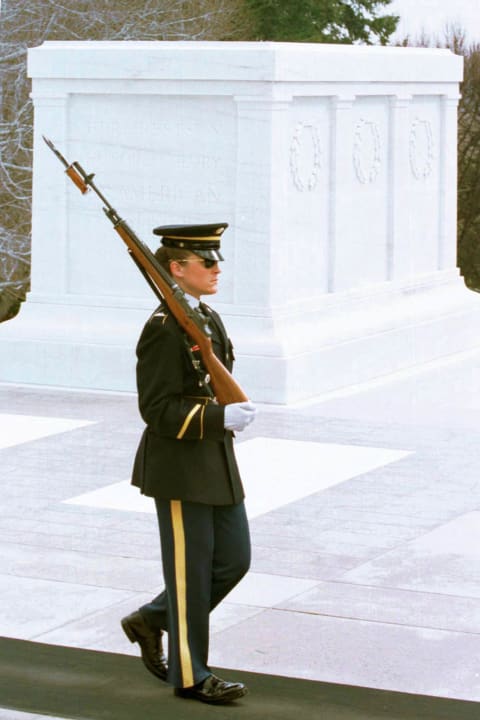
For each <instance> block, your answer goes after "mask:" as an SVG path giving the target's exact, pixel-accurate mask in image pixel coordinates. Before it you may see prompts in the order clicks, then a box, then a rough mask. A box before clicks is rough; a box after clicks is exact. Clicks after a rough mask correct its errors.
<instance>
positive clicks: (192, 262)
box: [153, 223, 228, 297]
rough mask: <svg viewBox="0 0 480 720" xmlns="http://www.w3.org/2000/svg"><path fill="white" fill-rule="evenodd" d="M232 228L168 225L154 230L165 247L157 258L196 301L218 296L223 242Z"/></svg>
mask: <svg viewBox="0 0 480 720" xmlns="http://www.w3.org/2000/svg"><path fill="white" fill-rule="evenodd" d="M227 227H228V225H227V223H217V224H208V225H168V226H162V227H158V228H155V229H154V231H153V232H154V233H155V235H160V236H161V238H162V241H161V242H162V245H161V247H160V248H159V249H158V250H157V251H156V253H155V257H156V258H157V260H158V261H159V262H160V264H161V265H162V267H163V268H164V269H165V270H166V271H167V272H168V273H170V275H171V276H172V277H173V278H174V279H175V281H176V282H177V283H178V285H179V286H180V287H181V288H182V290H184V291H185V292H188V293H190V294H191V295H193V296H194V297H200V295H211V294H213V293H216V292H217V284H218V275H219V273H220V272H221V270H220V267H219V265H218V263H219V261H221V260H223V257H222V254H221V253H220V238H221V236H222V234H223V232H224V230H225V228H227Z"/></svg>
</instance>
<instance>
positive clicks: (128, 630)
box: [121, 620, 138, 643]
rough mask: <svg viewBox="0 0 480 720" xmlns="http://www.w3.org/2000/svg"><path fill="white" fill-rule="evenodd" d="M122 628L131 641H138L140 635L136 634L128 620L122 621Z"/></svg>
mask: <svg viewBox="0 0 480 720" xmlns="http://www.w3.org/2000/svg"><path fill="white" fill-rule="evenodd" d="M121 625H122V629H123V632H124V633H125V635H126V636H127V638H128V639H129V640H130V642H131V643H135V642H138V637H137V636H136V635H135V633H134V631H133V630H132V628H131V627H130V625H129V624H128V622H127V621H126V620H122V621H121Z"/></svg>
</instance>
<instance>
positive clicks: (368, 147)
mask: <svg viewBox="0 0 480 720" xmlns="http://www.w3.org/2000/svg"><path fill="white" fill-rule="evenodd" d="M381 164H382V143H381V140H380V130H379V127H378V123H376V122H375V121H373V120H364V119H363V118H361V119H360V120H359V121H358V123H357V125H356V127H355V135H354V141H353V165H354V168H355V174H356V176H357V179H358V180H359V182H361V183H362V184H365V185H367V184H369V183H373V182H375V180H376V179H377V176H378V173H379V172H380V167H381Z"/></svg>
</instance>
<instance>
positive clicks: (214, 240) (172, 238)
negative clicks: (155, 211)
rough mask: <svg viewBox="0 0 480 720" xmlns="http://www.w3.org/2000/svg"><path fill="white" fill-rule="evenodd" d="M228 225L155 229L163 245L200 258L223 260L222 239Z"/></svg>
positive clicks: (163, 226) (169, 226)
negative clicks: (185, 251)
mask: <svg viewBox="0 0 480 720" xmlns="http://www.w3.org/2000/svg"><path fill="white" fill-rule="evenodd" d="M227 227H228V223H210V224H209V225H162V226H160V227H156V228H155V229H154V231H153V232H154V234H155V235H161V237H162V245H164V246H165V247H169V248H178V249H180V250H190V251H191V252H193V253H195V254H196V255H200V257H203V258H207V259H210V260H223V257H222V254H221V253H220V238H221V236H222V234H223V231H224V230H225V229H226V228H227Z"/></svg>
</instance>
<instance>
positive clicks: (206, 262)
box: [176, 258, 218, 270]
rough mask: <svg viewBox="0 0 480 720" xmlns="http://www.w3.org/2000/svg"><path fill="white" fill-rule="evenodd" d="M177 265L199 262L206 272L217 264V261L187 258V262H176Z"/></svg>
mask: <svg viewBox="0 0 480 720" xmlns="http://www.w3.org/2000/svg"><path fill="white" fill-rule="evenodd" d="M176 262H178V263H189V262H201V263H203V267H205V268H206V269H207V270H210V269H211V268H213V267H214V266H215V265H216V264H217V263H218V260H212V259H211V258H198V260H197V258H189V259H188V260H176Z"/></svg>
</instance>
